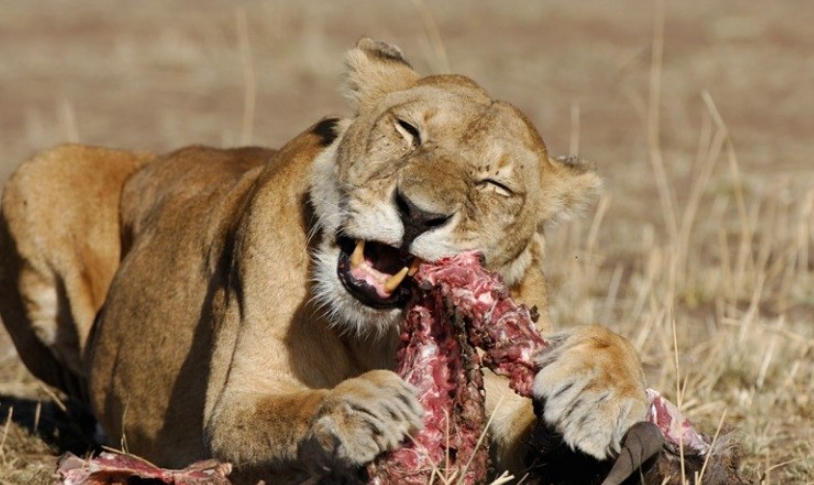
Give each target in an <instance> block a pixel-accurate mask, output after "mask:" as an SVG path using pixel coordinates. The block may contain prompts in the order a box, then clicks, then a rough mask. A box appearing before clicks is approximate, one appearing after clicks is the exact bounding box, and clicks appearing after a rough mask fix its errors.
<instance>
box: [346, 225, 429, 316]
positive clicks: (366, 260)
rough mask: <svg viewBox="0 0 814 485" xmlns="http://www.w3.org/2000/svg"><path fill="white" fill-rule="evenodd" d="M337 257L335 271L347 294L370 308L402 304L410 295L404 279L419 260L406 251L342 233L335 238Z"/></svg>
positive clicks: (410, 274) (411, 272)
mask: <svg viewBox="0 0 814 485" xmlns="http://www.w3.org/2000/svg"><path fill="white" fill-rule="evenodd" d="M337 243H338V245H339V260H338V262H337V267H336V273H337V275H338V276H339V281H341V282H342V285H343V286H344V287H345V289H346V290H348V293H350V294H351V295H353V297H354V298H356V299H357V300H359V301H360V302H361V303H362V304H364V305H367V306H369V307H372V308H378V309H389V308H397V307H401V306H403V305H404V303H405V302H406V301H407V298H408V297H409V296H410V290H409V288H408V286H409V285H406V284H404V282H405V280H408V279H412V278H411V277H412V275H414V274H415V272H416V271H417V270H418V265H419V263H420V262H421V260H420V259H418V258H416V257H414V256H413V255H411V254H410V253H408V252H406V251H402V250H399V249H397V248H394V247H392V246H388V245H386V244H382V243H379V242H376V241H365V240H363V239H359V240H356V241H354V240H353V239H351V238H348V237H345V236H339V237H338V238H337Z"/></svg>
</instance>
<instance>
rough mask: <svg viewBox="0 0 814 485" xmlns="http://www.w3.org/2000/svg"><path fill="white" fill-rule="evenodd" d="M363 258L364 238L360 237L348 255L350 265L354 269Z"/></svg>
mask: <svg viewBox="0 0 814 485" xmlns="http://www.w3.org/2000/svg"><path fill="white" fill-rule="evenodd" d="M364 259H365V240H364V239H360V240H359V241H358V242H357V243H356V248H355V249H354V250H353V254H351V256H350V267H351V268H353V269H356V268H358V267H359V265H360V264H362V261H364Z"/></svg>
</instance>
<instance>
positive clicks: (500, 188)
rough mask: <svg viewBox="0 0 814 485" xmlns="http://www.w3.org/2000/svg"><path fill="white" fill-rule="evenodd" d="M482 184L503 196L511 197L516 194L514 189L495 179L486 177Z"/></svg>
mask: <svg viewBox="0 0 814 485" xmlns="http://www.w3.org/2000/svg"><path fill="white" fill-rule="evenodd" d="M480 186H481V187H483V188H484V189H485V190H491V191H492V192H495V193H496V194H499V195H502V196H503V197H511V196H513V195H514V192H512V189H510V188H509V187H507V186H506V185H504V184H502V183H500V182H498V181H497V180H495V179H484V180H482V181H481V182H480Z"/></svg>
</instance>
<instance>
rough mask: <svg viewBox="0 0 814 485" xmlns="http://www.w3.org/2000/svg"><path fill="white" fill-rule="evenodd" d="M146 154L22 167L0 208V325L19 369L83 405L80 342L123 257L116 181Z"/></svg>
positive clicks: (52, 153)
mask: <svg viewBox="0 0 814 485" xmlns="http://www.w3.org/2000/svg"><path fill="white" fill-rule="evenodd" d="M151 158H152V155H149V154H141V153H131V152H124V151H118V150H110V149H105V148H97V147H90V146H82V145H63V146H59V147H56V148H54V149H52V150H48V151H45V152H42V153H40V154H38V155H36V156H35V157H34V158H32V159H31V160H29V161H27V162H25V163H23V164H22V165H21V166H20V167H19V168H18V169H17V171H16V172H15V173H14V174H13V175H12V176H11V178H10V179H9V181H8V182H7V183H6V186H5V188H4V192H3V200H2V208H0V288H2V291H0V316H2V320H3V323H4V324H5V326H6V328H7V330H8V331H9V334H10V335H11V337H12V340H13V342H14V345H15V346H16V348H17V351H18V354H19V355H20V357H21V359H22V361H23V362H24V363H25V365H26V367H28V369H29V370H30V371H31V372H32V373H33V374H34V375H35V376H37V377H38V378H40V379H42V380H43V381H45V382H46V383H48V384H50V385H52V386H55V387H57V388H59V389H61V390H63V391H65V392H66V393H68V394H69V395H72V396H75V397H80V398H81V397H83V396H82V394H83V392H84V391H83V389H84V381H85V378H84V372H83V364H82V362H83V358H82V355H83V353H84V347H85V343H86V342H87V339H88V335H89V333H90V329H91V327H92V325H93V320H94V318H95V316H96V313H97V312H98V311H99V309H100V308H101V306H102V304H103V302H104V298H105V295H106V292H107V287H108V286H109V285H110V282H111V280H112V279H113V275H114V273H115V271H116V268H117V267H118V264H119V260H120V258H121V243H120V228H119V202H120V198H121V193H122V187H123V185H124V182H125V181H126V180H127V179H128V178H129V177H130V175H132V173H133V172H135V171H136V170H137V169H138V167H140V166H141V165H143V164H144V163H145V162H146V161H148V160H150V159H151Z"/></svg>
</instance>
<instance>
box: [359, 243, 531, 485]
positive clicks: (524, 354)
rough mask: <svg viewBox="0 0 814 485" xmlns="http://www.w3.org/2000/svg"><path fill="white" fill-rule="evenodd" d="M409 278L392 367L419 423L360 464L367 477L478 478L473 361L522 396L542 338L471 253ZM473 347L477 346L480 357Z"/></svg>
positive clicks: (482, 460)
mask: <svg viewBox="0 0 814 485" xmlns="http://www.w3.org/2000/svg"><path fill="white" fill-rule="evenodd" d="M414 279H415V281H416V283H417V290H416V291H415V292H414V295H413V297H412V300H411V302H410V304H409V305H408V308H407V311H406V317H405V319H404V324H403V327H402V330H401V346H400V348H399V350H398V354H397V357H398V367H397V369H396V371H397V372H398V374H399V375H400V376H401V377H402V378H404V379H405V380H406V381H407V382H408V383H410V384H412V385H413V386H415V387H416V389H417V390H418V395H419V400H420V401H421V403H422V404H423V405H424V407H425V409H426V413H425V415H424V420H423V422H424V428H423V429H422V430H420V431H419V432H418V433H417V434H416V435H415V436H414V437H413V440H412V441H411V442H409V443H407V444H406V445H405V446H403V447H402V448H400V449H398V450H395V451H393V452H391V453H389V454H386V455H384V456H383V457H381V458H379V459H378V460H377V461H375V462H374V463H373V464H371V465H370V466H369V467H368V474H369V476H370V483H371V484H376V485H384V484H407V485H411V484H416V485H418V484H421V485H426V484H429V483H433V478H434V477H433V475H434V474H438V475H439V476H440V477H443V479H442V480H439V482H444V483H449V482H452V483H464V484H468V485H471V484H475V483H481V482H482V481H483V480H484V478H485V477H486V471H487V467H488V449H487V447H486V443H485V442H484V438H485V433H486V415H485V403H484V394H483V374H482V372H481V369H480V366H481V363H482V364H485V365H486V366H488V367H489V368H490V369H492V370H493V371H494V372H496V373H498V374H501V375H505V376H507V377H509V380H510V385H511V387H512V388H513V389H514V390H515V391H516V392H518V393H519V394H521V395H524V396H529V395H530V394H531V387H532V382H533V380H534V374H535V368H534V365H533V364H532V362H533V361H532V359H531V357H532V355H533V354H534V353H536V352H537V351H538V350H541V349H542V348H544V347H545V345H546V343H545V341H544V340H543V339H542V337H541V336H540V335H539V333H538V332H537V331H536V329H535V328H534V323H533V322H534V321H535V320H536V315H535V312H534V311H531V310H529V309H528V308H527V307H525V306H523V305H517V304H515V303H514V302H513V301H512V300H511V299H510V298H509V291H508V288H507V287H506V285H505V284H504V283H503V281H502V280H501V279H500V277H499V276H497V275H494V274H491V273H488V272H487V271H485V270H484V269H483V268H482V266H481V264H480V256H479V254H478V253H476V252H469V253H463V254H460V255H458V256H455V257H454V258H448V259H445V260H441V261H439V262H438V263H436V264H432V265H431V264H422V265H421V266H420V268H419V271H418V273H417V274H416V275H415V277H414ZM450 322H451V324H450ZM475 347H479V348H481V349H483V350H484V354H483V358H482V359H481V358H480V357H479V356H478V354H477V353H476V351H475ZM481 360H482V361H481Z"/></svg>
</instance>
